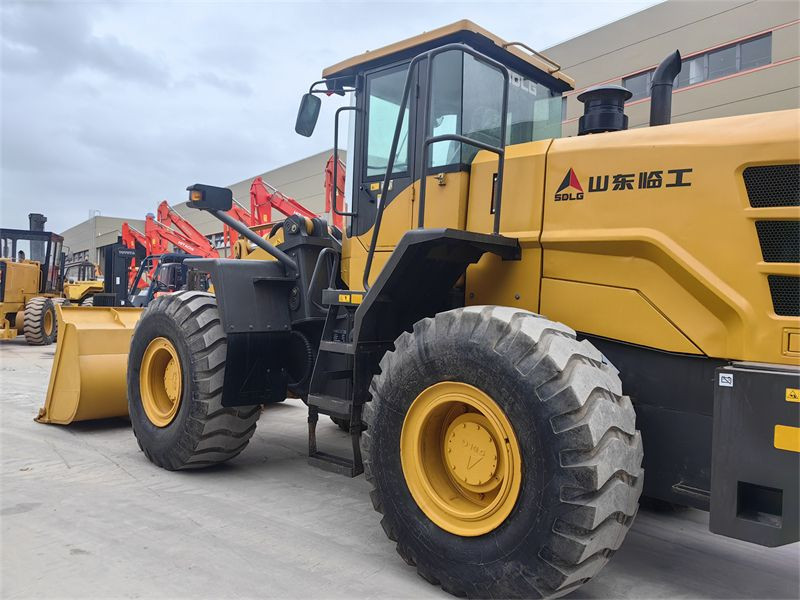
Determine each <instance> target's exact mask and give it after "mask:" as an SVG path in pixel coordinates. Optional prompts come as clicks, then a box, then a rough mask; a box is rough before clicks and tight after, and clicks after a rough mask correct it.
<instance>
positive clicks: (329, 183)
mask: <svg viewBox="0 0 800 600" xmlns="http://www.w3.org/2000/svg"><path fill="white" fill-rule="evenodd" d="M334 160H336V159H335V158H334V156H333V155H332V154H331V157H330V158H329V159H328V164H327V165H325V212H326V213H328V214H329V215H330V216H331V223H333V224H334V225H335V226H336V227H338V228H339V229H343V227H344V219H343V218H342V215H339V214H336V212H335V211H334V210H333V208H332V207H333V206H336V210H338V211H339V212H343V208H344V183H345V166H344V163H343V162H342V161H339V164H338V166H337V167H336V204H333V161H334Z"/></svg>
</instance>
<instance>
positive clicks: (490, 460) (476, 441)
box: [445, 413, 499, 488]
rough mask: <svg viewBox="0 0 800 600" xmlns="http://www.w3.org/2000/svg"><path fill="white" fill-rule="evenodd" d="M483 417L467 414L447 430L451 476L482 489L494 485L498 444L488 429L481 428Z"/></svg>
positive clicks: (447, 455)
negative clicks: (492, 481)
mask: <svg viewBox="0 0 800 600" xmlns="http://www.w3.org/2000/svg"><path fill="white" fill-rule="evenodd" d="M481 420H482V419H480V415H478V414H477V413H467V414H464V415H461V416H460V417H458V418H456V419H455V420H454V421H453V422H452V423H451V424H450V427H448V428H447V434H446V436H445V439H446V440H447V441H446V444H447V452H446V454H445V457H446V459H447V464H448V466H449V467H450V470H451V474H452V475H453V476H454V477H455V478H456V479H457V480H458V482H459V483H461V484H462V485H466V486H468V487H471V488H477V487H481V486H483V485H484V484H486V483H487V482H489V481H490V480H494V482H495V484H497V483H499V480H498V479H495V474H496V473H497V445H496V444H495V441H494V438H493V437H492V434H491V433H489V430H488V429H486V428H485V427H484V426H482V425H481V423H480V422H479V421H481Z"/></svg>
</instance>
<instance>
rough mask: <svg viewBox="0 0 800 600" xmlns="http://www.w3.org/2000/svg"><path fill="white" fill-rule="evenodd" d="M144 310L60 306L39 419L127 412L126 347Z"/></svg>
mask: <svg viewBox="0 0 800 600" xmlns="http://www.w3.org/2000/svg"><path fill="white" fill-rule="evenodd" d="M143 310H144V309H142V308H111V307H105V306H94V307H90V306H57V307H56V312H57V315H58V344H57V346H56V354H55V359H54V360H53V369H52V371H51V372H50V385H49V386H48V388H47V399H46V400H45V404H44V408H41V409H39V416H37V417H36V420H37V421H39V422H40V423H57V424H59V425H68V424H69V423H72V422H73V421H90V420H92V419H105V418H108V417H123V416H126V415H127V414H128V400H127V392H126V377H127V369H128V351H129V348H130V345H131V336H132V335H133V328H134V326H135V325H136V322H137V321H138V320H139V316H140V315H141V314H142V311H143Z"/></svg>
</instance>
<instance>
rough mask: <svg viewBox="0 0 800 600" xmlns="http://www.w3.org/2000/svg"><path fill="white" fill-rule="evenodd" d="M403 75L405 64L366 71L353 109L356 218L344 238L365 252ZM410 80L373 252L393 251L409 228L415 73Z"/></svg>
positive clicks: (370, 236)
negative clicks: (355, 121)
mask: <svg viewBox="0 0 800 600" xmlns="http://www.w3.org/2000/svg"><path fill="white" fill-rule="evenodd" d="M407 71H408V63H407V62H404V63H401V64H398V65H392V66H388V67H382V68H379V69H375V70H372V71H368V72H366V73H365V74H364V79H363V81H364V86H363V93H361V94H359V99H358V100H357V105H356V106H357V107H358V108H359V109H360V110H359V112H358V114H359V121H358V125H359V126H358V127H357V130H356V139H355V146H356V148H355V150H356V155H355V161H354V166H355V171H356V177H355V178H354V182H355V185H354V188H355V189H354V190H353V191H354V198H355V203H354V204H355V207H354V208H355V212H356V216H354V217H353V218H352V220H351V223H350V227H349V228H348V234H349V236H351V237H357V238H358V239H359V242H360V243H361V245H362V246H363V248H364V249H366V248H368V247H369V244H370V241H371V238H372V229H373V225H374V223H375V216H376V214H377V206H378V201H379V199H380V195H381V192H382V188H383V180H384V176H385V174H386V168H387V166H388V163H389V152H390V150H391V146H392V139H393V137H394V133H395V128H396V126H397V116H398V114H399V112H400V103H401V101H402V98H403V87H404V84H405V81H406V74H407ZM413 77H414V81H412V83H411V90H412V92H411V94H410V98H409V102H407V106H406V107H405V110H404V116H403V123H402V127H401V130H400V135H399V138H398V146H397V152H396V154H395V163H394V167H393V169H392V175H391V179H390V181H389V191H388V198H387V200H386V206H385V210H384V214H383V221H382V224H381V228H380V232H379V236H378V241H377V247H376V249H377V250H378V251H390V250H392V249H393V248H394V247H395V245H396V244H397V242H398V241H399V240H400V238H401V237H402V236H403V234H404V233H405V232H406V231H408V230H409V229H411V228H412V226H413V225H412V213H413V210H412V207H413V201H414V194H413V189H412V182H413V181H414V172H413V171H414V160H413V158H414V144H415V135H414V132H415V127H414V124H415V115H416V110H415V106H414V105H415V101H416V97H415V96H416V93H415V92H416V88H417V85H416V80H417V78H418V74H417V73H414V74H413Z"/></svg>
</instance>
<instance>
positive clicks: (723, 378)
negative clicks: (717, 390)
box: [719, 373, 733, 387]
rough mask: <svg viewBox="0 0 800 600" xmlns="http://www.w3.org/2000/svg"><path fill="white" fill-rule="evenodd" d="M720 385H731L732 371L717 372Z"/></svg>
mask: <svg viewBox="0 0 800 600" xmlns="http://www.w3.org/2000/svg"><path fill="white" fill-rule="evenodd" d="M719 386H720V387H733V373H720V374H719Z"/></svg>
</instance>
